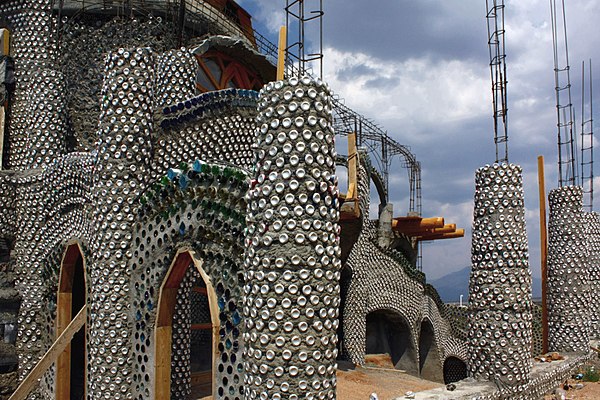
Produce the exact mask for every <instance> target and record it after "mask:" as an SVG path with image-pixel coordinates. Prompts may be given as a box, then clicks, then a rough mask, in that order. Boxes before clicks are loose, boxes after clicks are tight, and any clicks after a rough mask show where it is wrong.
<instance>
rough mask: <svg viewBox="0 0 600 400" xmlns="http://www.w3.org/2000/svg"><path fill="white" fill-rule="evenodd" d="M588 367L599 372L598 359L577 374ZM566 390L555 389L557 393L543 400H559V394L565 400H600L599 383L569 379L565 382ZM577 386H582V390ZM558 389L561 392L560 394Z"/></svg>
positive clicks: (582, 371) (562, 386)
mask: <svg viewBox="0 0 600 400" xmlns="http://www.w3.org/2000/svg"><path fill="white" fill-rule="evenodd" d="M589 367H594V368H595V369H596V371H600V359H596V360H594V361H592V362H590V363H588V364H586V365H584V366H583V367H581V368H580V370H579V372H581V373H584V372H585V371H586V370H587V369H588V368H589ZM566 384H567V390H565V389H564V385H561V386H560V387H558V388H557V389H559V392H555V394H548V395H546V396H545V397H544V400H555V399H556V400H561V398H562V397H561V393H562V394H563V395H564V396H565V397H564V398H565V399H566V400H583V399H586V400H588V399H589V400H598V399H600V382H586V381H585V380H577V379H569V380H568V381H567V382H566ZM578 384H579V385H583V388H581V389H578V388H577V387H578ZM560 389H562V390H563V391H562V392H561V391H560Z"/></svg>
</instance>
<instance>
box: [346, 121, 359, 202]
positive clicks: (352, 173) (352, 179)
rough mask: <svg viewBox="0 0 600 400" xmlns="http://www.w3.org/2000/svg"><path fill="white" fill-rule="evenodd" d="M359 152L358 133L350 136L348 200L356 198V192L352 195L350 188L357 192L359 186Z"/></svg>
mask: <svg viewBox="0 0 600 400" xmlns="http://www.w3.org/2000/svg"><path fill="white" fill-rule="evenodd" d="M357 168H358V151H356V132H352V133H351V134H349V135H348V194H347V195H346V198H347V199H354V198H356V197H357V196H356V192H355V191H354V192H352V194H351V193H350V188H351V187H353V188H354V189H355V190H356V187H357V185H358V173H357Z"/></svg>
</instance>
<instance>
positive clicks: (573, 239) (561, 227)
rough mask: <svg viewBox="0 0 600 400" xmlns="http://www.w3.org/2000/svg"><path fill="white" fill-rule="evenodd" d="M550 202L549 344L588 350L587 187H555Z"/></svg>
mask: <svg viewBox="0 0 600 400" xmlns="http://www.w3.org/2000/svg"><path fill="white" fill-rule="evenodd" d="M548 204H549V206H550V218H549V221H548V348H549V349H550V350H552V351H563V352H568V351H581V352H587V351H588V350H589V338H590V336H589V330H590V315H589V311H590V288H589V272H588V268H587V265H586V264H587V261H588V254H589V251H588V235H587V234H586V229H585V224H584V215H583V189H582V188H581V187H579V186H564V187H561V188H558V189H554V190H552V191H550V194H549V195H548Z"/></svg>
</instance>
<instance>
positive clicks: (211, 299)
mask: <svg viewBox="0 0 600 400" xmlns="http://www.w3.org/2000/svg"><path fill="white" fill-rule="evenodd" d="M192 265H193V266H194V267H195V268H196V269H197V271H198V272H199V273H200V276H201V277H202V280H203V282H204V284H205V286H206V292H207V297H208V305H209V309H210V319H211V325H212V326H211V332H212V352H211V353H212V354H211V357H212V361H211V362H210V364H211V365H212V367H211V369H210V376H209V378H210V382H211V389H212V390H211V394H212V393H216V390H215V389H216V388H215V384H216V380H215V379H214V374H215V371H216V369H215V361H216V360H215V357H214V356H215V355H216V353H217V343H218V341H219V337H218V334H219V324H220V322H219V316H218V314H219V311H218V307H217V296H216V293H215V290H214V288H213V286H212V282H211V279H210V277H209V276H208V274H207V273H206V272H205V271H204V269H203V268H202V262H201V261H200V260H198V259H197V258H195V257H194V252H193V251H191V250H190V249H189V248H183V249H181V250H179V251H178V252H177V255H176V256H175V259H174V260H173V263H172V264H171V266H170V267H169V270H168V272H167V275H166V276H165V278H164V280H163V283H162V285H161V287H160V291H159V294H158V310H157V317H156V323H155V333H154V334H155V359H154V373H155V390H154V394H155V398H159V399H162V398H165V399H166V398H170V397H171V380H172V374H171V360H172V338H173V332H172V328H173V316H174V314H175V307H176V303H177V292H178V290H179V286H180V284H181V282H182V280H183V278H184V275H185V274H186V272H187V270H188V268H190V267H191V266H192Z"/></svg>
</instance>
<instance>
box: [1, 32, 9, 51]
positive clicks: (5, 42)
mask: <svg viewBox="0 0 600 400" xmlns="http://www.w3.org/2000/svg"><path fill="white" fill-rule="evenodd" d="M0 54H1V55H4V56H9V55H10V31H9V30H8V29H6V28H2V29H0Z"/></svg>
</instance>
